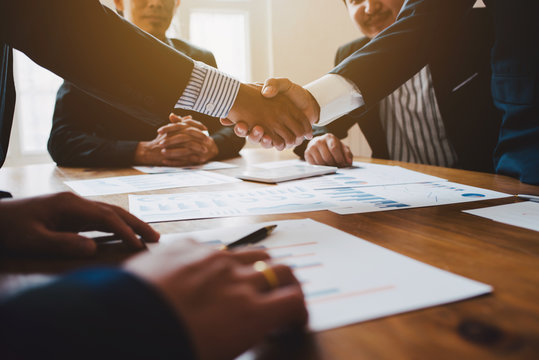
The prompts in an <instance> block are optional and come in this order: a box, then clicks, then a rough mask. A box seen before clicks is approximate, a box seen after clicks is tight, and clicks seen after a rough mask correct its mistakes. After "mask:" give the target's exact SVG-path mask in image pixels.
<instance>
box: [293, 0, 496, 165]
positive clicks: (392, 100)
mask: <svg viewBox="0 0 539 360" xmlns="http://www.w3.org/2000/svg"><path fill="white" fill-rule="evenodd" d="M343 1H344V2H345V4H346V6H347V9H348V13H349V15H350V18H351V19H352V21H353V22H354V23H355V24H356V25H357V26H358V27H359V29H360V30H361V32H362V33H363V34H365V35H366V37H363V38H360V39H358V40H355V41H352V42H351V43H348V44H346V45H343V46H341V47H340V48H339V49H338V51H337V55H336V58H335V64H336V65H337V64H339V63H340V62H341V61H343V60H344V59H346V58H347V57H348V56H349V55H351V54H353V53H354V52H355V51H356V50H358V49H360V48H362V47H363V46H364V45H366V44H367V43H368V42H369V41H370V39H371V38H373V37H375V36H377V35H378V34H379V33H380V32H382V30H384V29H385V28H386V27H388V26H390V25H391V24H392V23H393V22H394V21H395V19H396V17H397V15H398V13H399V11H400V8H401V7H402V4H403V3H404V0H372V1H355V0H343ZM490 21H491V19H490V17H489V15H488V14H487V10H486V9H473V10H472V11H471V13H470V14H469V15H468V16H467V18H466V19H465V20H464V21H463V23H462V24H461V26H460V27H459V30H458V31H456V32H455V33H454V34H451V36H448V37H447V39H446V41H444V42H443V43H440V44H437V45H436V46H435V48H433V49H432V51H431V53H430V55H429V58H430V60H429V64H428V65H427V66H426V67H424V68H423V69H422V70H421V71H420V72H419V73H417V74H416V75H415V76H414V77H413V78H411V79H410V80H409V81H408V82H406V83H405V84H403V85H402V86H401V87H400V88H398V89H397V90H395V92H393V93H392V94H391V95H390V96H388V97H386V98H385V99H383V100H382V101H381V102H380V104H379V105H378V106H375V107H373V108H372V109H371V110H370V111H368V112H367V113H365V114H363V115H362V116H359V115H358V114H360V110H356V111H354V112H352V113H350V114H348V115H345V116H343V117H342V118H340V119H338V120H336V121H334V122H332V123H331V124H329V125H327V126H325V127H320V128H315V136H317V137H315V138H314V139H313V140H311V141H310V142H309V143H308V144H303V145H302V146H299V147H297V148H296V149H295V152H296V153H297V154H298V155H300V156H301V155H303V156H304V157H305V160H307V161H308V162H310V163H312V164H321V165H337V166H341V167H344V166H349V165H351V163H352V153H351V151H350V149H349V147H348V146H346V145H345V144H343V143H342V142H341V141H340V139H342V138H344V137H346V136H347V132H348V129H350V128H351V127H352V126H353V125H354V124H356V123H357V124H358V125H359V126H360V128H361V130H362V131H363V133H364V135H365V137H366V139H367V141H368V143H369V145H370V147H371V149H372V151H373V154H372V156H373V157H375V158H383V159H392V160H399V161H406V162H415V163H422V164H430V165H437V166H445V167H458V168H464V169H469V170H476V171H487V172H493V171H494V168H493V161H492V156H493V152H494V147H495V145H496V142H497V137H498V131H499V125H500V122H501V113H499V112H498V111H497V110H496V109H495V107H494V104H493V102H492V98H491V95H490V49H491V46H492V39H493V33H492V31H491V24H490ZM463 38H466V40H467V41H462V39H463ZM379 71H380V73H382V74H383V69H379Z"/></svg>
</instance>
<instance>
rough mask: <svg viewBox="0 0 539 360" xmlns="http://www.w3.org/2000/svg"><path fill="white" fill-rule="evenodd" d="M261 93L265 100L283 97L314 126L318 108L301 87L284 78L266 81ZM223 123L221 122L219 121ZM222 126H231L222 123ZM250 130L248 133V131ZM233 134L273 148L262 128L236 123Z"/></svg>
mask: <svg viewBox="0 0 539 360" xmlns="http://www.w3.org/2000/svg"><path fill="white" fill-rule="evenodd" d="M261 93H262V95H263V96H264V97H266V98H273V97H275V96H277V95H284V96H286V97H287V98H288V99H290V101H292V103H293V104H294V105H295V106H296V107H297V108H298V109H299V110H300V111H301V112H303V114H304V115H305V116H306V117H307V119H309V122H310V124H311V125H313V124H316V123H317V122H318V119H319V118H320V106H319V105H318V102H317V101H316V100H315V98H314V97H313V96H312V95H311V93H310V92H309V91H307V90H305V89H304V88H303V87H301V86H299V85H297V84H295V83H293V82H292V81H290V80H289V79H285V78H270V79H267V80H266V82H265V83H264V85H263V86H262V88H261ZM221 122H223V121H221ZM223 125H231V124H230V123H223ZM249 130H250V131H249ZM234 132H235V133H236V134H237V135H238V136H243V137H245V136H246V137H247V139H248V140H249V141H250V142H252V143H260V144H261V145H262V147H264V148H271V147H272V146H274V142H273V139H272V137H271V136H270V135H269V134H267V133H265V131H264V128H263V127H256V128H253V129H250V128H249V125H248V124H246V123H243V122H239V123H236V125H235V127H234ZM302 141H303V139H302V138H300V139H298V141H297V142H296V143H295V144H294V146H297V145H299V144H301V142H302Z"/></svg>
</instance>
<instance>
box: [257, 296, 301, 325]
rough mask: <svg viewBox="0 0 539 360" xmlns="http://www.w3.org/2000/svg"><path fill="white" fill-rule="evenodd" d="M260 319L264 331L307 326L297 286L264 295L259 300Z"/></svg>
mask: <svg viewBox="0 0 539 360" xmlns="http://www.w3.org/2000/svg"><path fill="white" fill-rule="evenodd" d="M259 308H260V313H261V319H260V320H259V323H260V324H261V325H262V324H263V325H262V326H264V325H265V326H266V328H265V329H264V330H265V331H272V330H281V329H283V328H287V327H298V326H304V325H306V324H307V320H308V317H309V315H308V312H307V307H306V306H305V300H304V297H303V292H302V291H301V287H300V286H299V285H290V286H286V287H280V288H277V289H275V290H274V291H270V292H268V293H265V294H264V295H263V296H262V297H261V299H260V300H259Z"/></svg>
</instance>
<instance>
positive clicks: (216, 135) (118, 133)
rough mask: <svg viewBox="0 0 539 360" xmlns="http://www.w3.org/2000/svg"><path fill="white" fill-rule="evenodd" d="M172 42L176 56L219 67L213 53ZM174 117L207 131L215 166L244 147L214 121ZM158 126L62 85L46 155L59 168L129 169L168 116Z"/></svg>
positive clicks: (199, 116) (201, 116)
mask: <svg viewBox="0 0 539 360" xmlns="http://www.w3.org/2000/svg"><path fill="white" fill-rule="evenodd" d="M171 42H172V45H173V46H174V48H175V49H176V50H178V51H180V52H181V53H183V54H185V55H187V56H189V57H190V58H192V59H194V60H197V61H202V62H204V63H206V64H207V65H210V66H213V67H217V63H216V62H215V58H214V56H213V54H212V53H211V52H209V51H207V50H204V49H201V48H198V47H196V46H194V45H191V44H189V43H187V42H185V41H182V40H178V39H171ZM148 71H150V72H151V70H148ZM133 76H137V74H133ZM174 112H175V113H177V114H179V115H182V116H185V115H192V116H193V119H195V120H198V121H200V122H202V123H203V124H204V125H206V127H207V128H208V131H209V133H210V136H211V137H212V138H213V139H214V141H215V143H216V145H217V148H218V149H219V154H218V156H217V157H216V158H214V159H213V160H219V159H226V158H231V157H234V156H237V155H238V153H239V151H240V150H241V148H242V147H243V145H244V144H245V140H244V139H243V138H240V137H238V136H236V135H235V134H234V129H233V128H232V127H224V126H221V124H220V122H219V119H218V118H214V117H211V116H207V115H204V114H199V113H195V112H193V111H188V110H182V109H175V110H174ZM161 120H162V121H161V124H159V125H158V126H156V125H152V124H148V123H145V122H142V121H139V120H137V119H136V118H135V117H133V116H132V115H129V114H127V113H125V112H123V111H120V110H118V109H116V108H114V107H112V106H111V105H109V104H107V103H105V102H103V101H101V100H98V99H96V98H95V97H92V96H90V95H88V94H86V93H85V92H84V91H82V90H80V89H79V88H77V87H76V86H75V85H73V84H72V83H70V82H68V81H66V82H64V84H63V85H62V86H61V87H60V89H59V90H58V94H57V97H56V107H55V110H54V115H53V119H52V129H51V134H50V137H49V143H48V149H49V153H50V155H51V157H52V158H53V160H54V161H56V163H57V164H58V165H60V166H79V167H80V166H101V167H106V166H130V165H132V164H133V158H134V155H135V150H136V148H137V144H138V143H139V142H140V141H149V140H152V139H154V138H155V136H156V134H157V129H158V128H159V126H161V125H165V124H167V123H168V116H167V117H166V118H164V119H161Z"/></svg>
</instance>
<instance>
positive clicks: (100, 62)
mask: <svg viewBox="0 0 539 360" xmlns="http://www.w3.org/2000/svg"><path fill="white" fill-rule="evenodd" d="M12 48H15V49H18V50H20V51H22V52H24V53H25V54H26V55H28V56H29V57H30V58H31V59H33V60H34V61H36V62H37V63H38V64H40V65H42V66H44V67H46V68H47V69H49V70H51V71H52V72H54V73H56V74H57V75H59V76H61V77H63V78H64V79H66V80H68V81H70V82H72V83H74V84H76V85H77V86H78V87H79V88H80V89H84V91H85V92H86V93H88V94H90V95H91V96H94V97H96V98H99V99H101V100H102V101H104V102H106V103H107V104H109V105H111V106H113V107H115V108H117V109H119V110H122V111H124V112H126V113H128V114H130V115H131V116H133V117H135V118H137V119H139V120H142V121H145V122H147V123H150V124H153V125H159V124H161V123H162V121H163V119H166V118H167V117H168V114H169V113H170V112H171V111H172V109H174V105H175V104H176V102H177V101H178V98H179V97H180V96H181V94H182V93H183V90H184V89H185V86H186V85H187V83H188V81H189V77H190V75H191V72H192V70H193V66H194V65H193V60H191V59H190V58H188V57H187V56H185V55H183V54H181V53H180V52H178V51H176V50H174V49H172V48H170V47H169V46H166V45H164V44H162V43H161V42H159V41H156V40H155V38H153V37H152V36H150V35H148V34H147V33H145V32H143V31H142V30H139V29H137V28H136V27H135V26H133V25H131V24H129V23H128V22H127V21H125V20H123V19H122V18H120V17H119V16H118V15H116V14H115V13H114V12H113V11H111V10H110V9H108V8H106V7H104V6H102V5H101V4H100V3H99V2H98V1H93V0H88V1H72V0H48V1H38V0H17V1H6V0H2V1H0V50H1V51H2V54H1V64H0V75H1V79H0V86H1V88H0V92H1V93H0V125H1V132H2V133H1V135H0V140H1V141H2V143H1V144H0V145H1V146H0V148H1V149H2V154H0V155H1V156H2V157H1V158H0V163H3V161H4V158H5V154H6V150H7V145H8V140H9V131H10V128H11V122H12V120H13V105H14V102H15V88H14V86H13V81H12V76H13V75H12V63H11V49H12ZM148 69H151V70H152V71H148ZM133 74H136V76H133Z"/></svg>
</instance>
